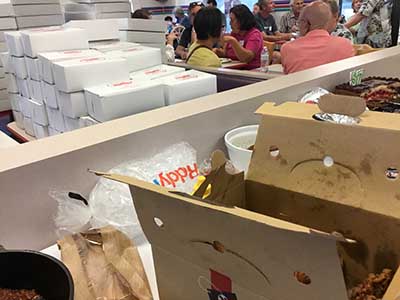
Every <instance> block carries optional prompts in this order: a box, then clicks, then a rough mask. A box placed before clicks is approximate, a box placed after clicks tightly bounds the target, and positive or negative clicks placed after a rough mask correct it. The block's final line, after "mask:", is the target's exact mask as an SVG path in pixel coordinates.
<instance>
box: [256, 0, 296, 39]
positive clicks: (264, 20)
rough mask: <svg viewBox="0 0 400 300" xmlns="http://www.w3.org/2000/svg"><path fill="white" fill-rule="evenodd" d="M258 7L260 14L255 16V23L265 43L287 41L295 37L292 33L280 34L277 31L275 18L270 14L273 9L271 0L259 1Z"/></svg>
mask: <svg viewBox="0 0 400 300" xmlns="http://www.w3.org/2000/svg"><path fill="white" fill-rule="evenodd" d="M258 6H259V7H260V12H259V13H258V14H257V15H256V22H257V27H258V29H259V30H260V31H261V33H262V36H263V39H264V40H265V41H267V42H278V41H289V40H290V39H292V38H293V37H294V36H295V35H293V34H292V33H281V32H279V31H278V26H277V25H276V22H275V18H274V16H273V15H272V14H271V13H272V11H273V9H274V3H273V2H272V0H259V1H258Z"/></svg>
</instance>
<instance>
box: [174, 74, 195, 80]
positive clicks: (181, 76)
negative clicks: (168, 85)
mask: <svg viewBox="0 0 400 300" xmlns="http://www.w3.org/2000/svg"><path fill="white" fill-rule="evenodd" d="M197 77H198V76H197V75H192V74H190V75H180V76H176V77H175V79H180V80H188V79H191V78H197Z"/></svg>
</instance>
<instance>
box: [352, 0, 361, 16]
mask: <svg viewBox="0 0 400 300" xmlns="http://www.w3.org/2000/svg"><path fill="white" fill-rule="evenodd" d="M361 3H362V1H361V0H353V1H352V2H351V8H352V9H353V12H354V13H355V14H356V13H358V11H359V10H360V7H361Z"/></svg>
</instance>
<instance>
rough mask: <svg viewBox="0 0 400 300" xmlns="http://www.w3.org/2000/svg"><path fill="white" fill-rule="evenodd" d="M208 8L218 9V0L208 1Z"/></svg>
mask: <svg viewBox="0 0 400 300" xmlns="http://www.w3.org/2000/svg"><path fill="white" fill-rule="evenodd" d="M207 6H208V7H217V6H218V4H217V1H216V0H207Z"/></svg>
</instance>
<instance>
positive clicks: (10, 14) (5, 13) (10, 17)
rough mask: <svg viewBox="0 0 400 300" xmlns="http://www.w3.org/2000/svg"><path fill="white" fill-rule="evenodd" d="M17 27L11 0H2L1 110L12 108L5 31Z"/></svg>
mask: <svg viewBox="0 0 400 300" xmlns="http://www.w3.org/2000/svg"><path fill="white" fill-rule="evenodd" d="M16 29H17V23H16V21H15V14H14V9H13V7H12V5H11V2H10V0H0V111H4V110H9V109H10V97H9V95H8V92H7V88H8V79H7V73H8V68H7V65H8V59H7V54H6V51H7V46H6V43H5V39H4V32H5V31H10V30H16Z"/></svg>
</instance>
